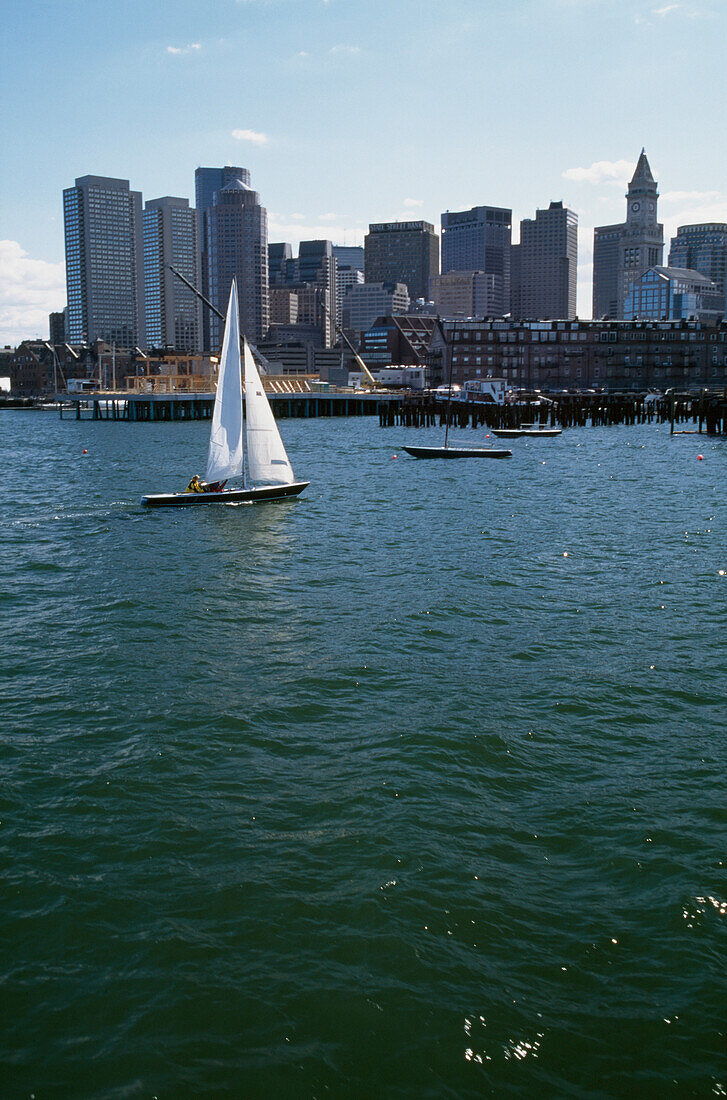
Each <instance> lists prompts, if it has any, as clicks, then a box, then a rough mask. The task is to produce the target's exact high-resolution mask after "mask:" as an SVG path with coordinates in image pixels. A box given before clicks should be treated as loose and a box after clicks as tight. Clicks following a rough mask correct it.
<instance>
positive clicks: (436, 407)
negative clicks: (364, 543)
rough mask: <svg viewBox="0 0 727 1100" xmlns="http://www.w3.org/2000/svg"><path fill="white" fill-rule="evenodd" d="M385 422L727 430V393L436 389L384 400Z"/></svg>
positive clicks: (381, 420)
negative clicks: (484, 394) (465, 394)
mask: <svg viewBox="0 0 727 1100" xmlns="http://www.w3.org/2000/svg"><path fill="white" fill-rule="evenodd" d="M378 411H379V424H380V426H381V427H382V428H386V427H394V426H396V427H405V428H426V427H431V426H432V425H435V424H439V425H440V426H441V427H444V426H445V425H446V424H447V422H449V425H450V427H457V428H478V427H484V428H520V427H522V426H523V425H533V426H535V427H541V428H546V427H550V428H555V427H558V428H574V427H581V428H583V427H605V426H609V425H618V424H669V425H670V426H671V430H672V432H675V431H676V426H677V425H681V424H687V423H692V424H695V425H697V427H696V429H694V430H695V431H697V432H702V431H704V432H706V434H708V435H727V393H720V394H714V393H713V394H709V393H701V394H698V395H694V394H670V395H668V396H660V397H657V398H653V397H652V398H648V395H645V394H640V395H636V394H559V395H557V396H555V397H549V398H547V399H543V398H532V399H529V400H528V399H525V400H522V401H518V402H515V403H513V404H506V405H496V404H494V403H490V402H484V401H452V402H450V403H449V404H448V403H447V402H446V401H442V400H441V399H439V400H438V399H435V398H434V397H433V396H432V395H431V394H421V395H418V394H417V395H415V394H407V395H405V396H402V397H399V398H398V399H394V400H392V401H389V402H387V403H382V404H381V405H380V406H379V410H378Z"/></svg>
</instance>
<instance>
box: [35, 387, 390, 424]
mask: <svg viewBox="0 0 727 1100" xmlns="http://www.w3.org/2000/svg"><path fill="white" fill-rule="evenodd" d="M268 399H269V401H270V404H271V406H272V409H273V412H274V414H275V417H276V419H278V420H284V419H291V418H300V419H306V418H309V417H334V416H335V417H339V416H343V417H347V416H376V415H377V413H379V410H380V406H381V405H384V404H388V403H389V402H396V403H399V402H401V400H402V398H401V395H400V394H379V393H338V392H320V393H317V392H313V393H268ZM55 400H56V401H57V402H59V415H60V417H61V419H63V418H64V416H65V417H69V416H71V417H75V419H76V420H125V421H133V422H153V423H156V422H158V421H171V420H209V419H210V418H211V416H212V409H213V408H214V403H215V395H214V393H172V394H169V393H112V392H108V393H106V392H98V393H84V394H57V395H56V398H55ZM243 402H244V399H243Z"/></svg>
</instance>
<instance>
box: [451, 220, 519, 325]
mask: <svg viewBox="0 0 727 1100" xmlns="http://www.w3.org/2000/svg"><path fill="white" fill-rule="evenodd" d="M511 238H512V210H508V209H506V208H505V207H499V206H473V207H472V209H471V210H463V211H460V212H458V213H450V212H449V211H447V212H446V213H445V214H442V274H443V275H446V273H447V272H448V271H482V272H484V273H485V274H487V275H494V276H495V284H494V285H495V290H494V294H493V297H492V308H493V314H494V315H496V316H504V315H505V314H506V313H508V312H509V311H510V245H511Z"/></svg>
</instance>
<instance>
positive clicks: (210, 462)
mask: <svg viewBox="0 0 727 1100" xmlns="http://www.w3.org/2000/svg"><path fill="white" fill-rule="evenodd" d="M242 345H243V351H242V356H241V354H240V315H239V312H238V305H237V283H236V281H235V280H234V279H233V280H232V286H231V288H230V300H229V303H228V306H227V319H226V322H225V335H224V339H223V342H222V354H221V356H220V368H219V374H218V378H217V393H216V394H215V405H214V409H213V411H212V427H211V430H210V444H209V452H208V455H207V469H206V472H205V479H204V482H201V483H200V490H199V491H196V492H192V491H189V490H187V491H185V492H182V493H154V494H151V495H149V496H145V497H142V498H141V503H142V504H143V505H145V506H146V507H147V508H161V507H166V506H169V505H174V506H186V505H189V504H238V503H253V502H258V501H266V500H281V499H283V498H285V497H294V496H298V494H299V493H302V492H303V490H304V489H305V488H306V486H308V485H309V484H310V482H309V481H296V480H295V475H294V474H293V468H292V466H291V465H290V460H289V458H288V455H287V454H286V451H285V447H284V446H283V441H282V439H281V438H280V432H279V431H278V425H277V424H276V423H275V417H274V416H273V410H272V409H271V408H270V402H269V401H268V398H267V395H266V393H265V390H264V389H263V385H262V382H261V381H260V375H259V374H258V370H257V367H256V366H255V360H254V359H253V357H252V352H251V351H250V346H249V344H248V342H247V340H245V339H244V338H243V341H242ZM243 386H244V391H245V416H244V417H243V404H242V394H243ZM243 430H244V432H243ZM243 434H244V440H245V446H243ZM245 452H247V464H246V463H245ZM246 465H247V469H246ZM229 480H241V481H242V486H241V487H236V488H229V489H228V488H226V487H225V486H226V483H227V482H228V481H229ZM248 481H249V482H250V483H251V484H248ZM213 486H214V488H213Z"/></svg>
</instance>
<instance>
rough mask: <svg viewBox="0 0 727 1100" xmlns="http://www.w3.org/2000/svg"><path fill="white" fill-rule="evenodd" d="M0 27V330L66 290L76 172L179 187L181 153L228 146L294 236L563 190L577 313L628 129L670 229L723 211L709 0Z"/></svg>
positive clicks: (153, 190)
mask: <svg viewBox="0 0 727 1100" xmlns="http://www.w3.org/2000/svg"><path fill="white" fill-rule="evenodd" d="M3 29H4V39H5V49H4V52H3V66H2V73H0V82H1V84H2V102H3V110H2V112H1V113H0V141H1V144H0V148H2V160H3V172H2V189H1V198H0V239H1V243H0V345H2V344H7V343H15V342H16V341H17V340H19V339H22V338H25V337H32V336H47V314H48V312H49V311H50V310H52V309H60V308H62V307H63V305H64V304H65V277H64V267H63V221H62V207H61V192H62V190H63V188H64V187H68V186H70V185H71V184H72V183H73V181H74V179H75V177H76V176H82V175H86V174H89V173H92V174H97V175H109V176H120V177H123V178H127V179H129V180H130V181H131V185H132V187H133V188H134V189H136V190H140V191H142V193H143V195H144V198H145V199H150V198H156V197H158V196H160V195H182V196H187V197H189V198H190V199H192V198H193V196H194V170H195V168H196V167H197V166H198V165H222V164H241V165H244V166H246V167H248V168H249V169H250V171H251V172H252V182H253V185H254V186H255V188H256V189H257V190H259V191H260V194H261V198H262V201H263V204H264V205H265V206H266V207H267V210H268V214H269V219H270V239H271V240H289V241H291V242H292V243H293V244H296V243H297V241H298V240H299V239H301V238H302V239H305V238H311V237H328V238H330V239H331V240H333V241H334V243H341V244H343V243H346V244H353V243H361V242H362V240H363V234H364V233H365V231H366V227H367V225H368V223H369V222H370V221H385V220H389V219H394V218H397V217H398V218H412V217H413V218H425V219H427V220H429V221H431V222H434V224H435V225H436V226H437V227H438V225H439V220H440V215H441V212H442V211H443V210H447V209H450V210H457V209H464V208H467V207H469V206H473V205H479V204H494V205H502V206H509V207H512V209H513V222H514V226H517V225H518V223H519V220H520V218H523V217H532V216H533V214H534V211H535V209H536V208H537V207H543V206H547V205H548V203H549V202H550V201H551V199H563V200H564V201H565V202H566V204H567V205H569V206H570V207H571V208H572V209H574V210H575V211H576V212H577V213H578V215H579V219H580V233H579V259H580V278H579V299H578V308H579V313H580V315H581V316H583V317H586V316H589V315H590V281H591V250H592V237H593V226H594V225H599V224H604V223H608V222H612V221H621V220H623V218H624V216H625V202H624V198H623V195H624V189H625V183H626V181H627V180H628V178H629V177H630V175H631V173H632V171H633V166H634V164H635V162H636V159H637V157H638V154H639V152H640V150H641V147H642V146H645V147H646V151H647V154H648V156H649V160H650V163H651V167H652V170H653V171H654V175H655V176H656V178H657V180H658V182H659V189H660V192H661V200H660V204H659V213H660V220H661V221H663V222H664V223H665V232H666V235H667V238H668V236H669V235H671V234H672V233H673V232H674V231H675V229H676V226H677V224H682V223H685V222H690V221H707V220H720V221H727V152H726V151H725V143H724V140H723V135H724V115H725V97H726V93H727V81H726V79H725V60H724V58H725V52H724V43H725V38H726V35H725V31H726V30H727V3H725V0H508V2H506V0H448V2H447V3H442V2H440V0H169V2H167V3H165V4H164V5H159V4H152V3H149V2H148V0H145V2H141V0H118V2H115V3H111V2H103V0H96V2H88V0H86V2H78V0H63V2H60V0H52V2H51V0H46V2H40V0H24V2H23V3H22V4H12V3H10V2H9V0H6V3H5V4H4V5H3ZM514 239H517V230H516V231H515V233H514Z"/></svg>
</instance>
